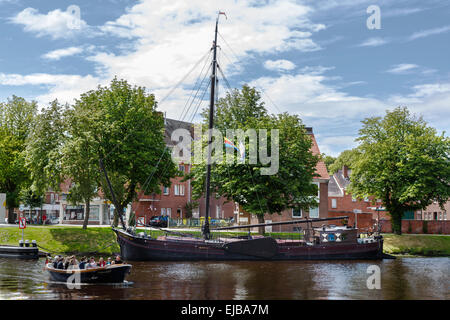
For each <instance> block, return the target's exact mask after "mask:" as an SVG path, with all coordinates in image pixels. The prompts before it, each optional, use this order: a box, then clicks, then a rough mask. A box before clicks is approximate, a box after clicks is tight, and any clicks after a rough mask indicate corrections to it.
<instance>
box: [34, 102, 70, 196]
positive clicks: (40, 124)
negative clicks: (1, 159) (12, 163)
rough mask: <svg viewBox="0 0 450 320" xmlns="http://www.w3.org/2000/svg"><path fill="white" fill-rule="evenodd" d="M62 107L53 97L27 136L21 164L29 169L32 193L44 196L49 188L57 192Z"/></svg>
mask: <svg viewBox="0 0 450 320" xmlns="http://www.w3.org/2000/svg"><path fill="white" fill-rule="evenodd" d="M67 108H68V106H67V105H66V106H65V107H63V106H62V105H61V104H60V103H59V102H58V101H57V100H54V101H53V102H51V103H50V105H49V106H48V107H46V108H43V109H42V110H41V112H40V113H39V114H38V115H37V116H36V119H35V122H34V126H33V128H32V131H31V132H30V135H29V136H28V138H27V143H26V150H25V156H26V159H25V160H26V161H25V165H26V167H27V169H28V171H29V172H30V177H31V181H32V185H31V189H32V191H33V192H35V193H37V194H39V195H44V194H45V192H46V191H48V190H49V188H50V189H52V190H54V191H59V189H60V184H61V182H62V179H63V176H62V168H61V157H62V146H63V145H64V143H65V141H66V138H67V136H66V134H67V129H68V128H67V123H66V119H65V112H66V110H67Z"/></svg>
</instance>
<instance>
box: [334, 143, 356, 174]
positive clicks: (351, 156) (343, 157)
mask: <svg viewBox="0 0 450 320" xmlns="http://www.w3.org/2000/svg"><path fill="white" fill-rule="evenodd" d="M357 156H358V150H357V149H351V150H344V151H342V152H341V154H340V155H339V156H338V157H337V158H336V160H335V161H334V162H333V163H332V164H331V165H330V166H329V167H328V166H327V169H328V172H329V173H330V174H333V173H335V172H337V171H338V170H340V169H342V167H343V166H344V165H345V166H347V167H349V168H350V169H351V168H352V165H353V163H354V162H355V159H356V157H357Z"/></svg>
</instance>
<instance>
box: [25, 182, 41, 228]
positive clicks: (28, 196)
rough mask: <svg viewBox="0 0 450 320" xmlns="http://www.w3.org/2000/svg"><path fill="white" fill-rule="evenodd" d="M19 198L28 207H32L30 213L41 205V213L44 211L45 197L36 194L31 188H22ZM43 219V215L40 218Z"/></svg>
mask: <svg viewBox="0 0 450 320" xmlns="http://www.w3.org/2000/svg"><path fill="white" fill-rule="evenodd" d="M19 200H20V201H21V202H22V203H23V204H24V205H25V206H27V207H29V208H30V213H31V210H33V208H36V207H41V210H40V213H42V204H43V203H44V197H43V196H42V195H39V194H36V193H34V192H33V191H32V189H31V188H29V189H22V190H21V191H20V194H19ZM39 221H41V217H40V219H39Z"/></svg>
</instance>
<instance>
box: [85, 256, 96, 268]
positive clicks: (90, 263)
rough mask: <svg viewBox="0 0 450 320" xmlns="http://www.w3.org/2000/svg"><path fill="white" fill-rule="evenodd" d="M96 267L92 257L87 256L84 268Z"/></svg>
mask: <svg viewBox="0 0 450 320" xmlns="http://www.w3.org/2000/svg"><path fill="white" fill-rule="evenodd" d="M91 268H97V263H96V262H95V259H94V257H90V258H89V263H88V264H87V266H86V269H91Z"/></svg>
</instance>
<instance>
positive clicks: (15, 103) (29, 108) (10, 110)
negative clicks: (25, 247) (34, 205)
mask: <svg viewBox="0 0 450 320" xmlns="http://www.w3.org/2000/svg"><path fill="white" fill-rule="evenodd" d="M36 113H37V104H36V102H35V101H32V102H28V101H26V100H25V99H23V98H20V97H17V96H12V98H11V99H8V101H7V102H6V103H0V192H4V193H6V205H7V207H8V222H9V223H14V208H15V207H17V206H18V205H19V200H20V192H21V189H23V188H27V187H28V186H29V184H30V176H29V173H28V171H27V170H26V168H25V154H24V150H25V146H26V140H27V137H28V135H29V133H30V131H31V129H32V127H33V124H34V118H35V115H36Z"/></svg>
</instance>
